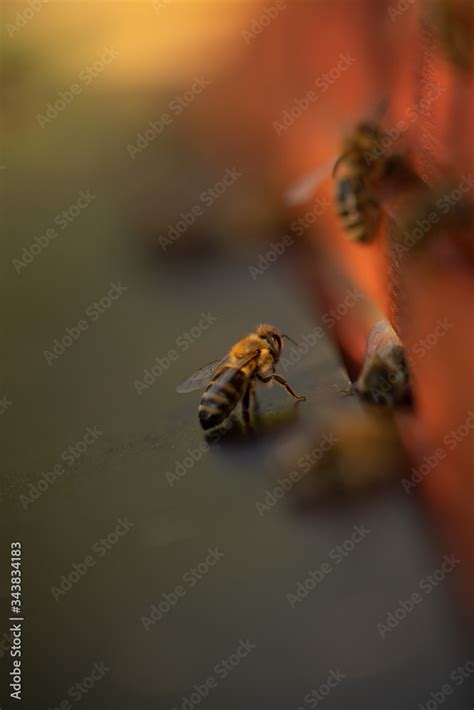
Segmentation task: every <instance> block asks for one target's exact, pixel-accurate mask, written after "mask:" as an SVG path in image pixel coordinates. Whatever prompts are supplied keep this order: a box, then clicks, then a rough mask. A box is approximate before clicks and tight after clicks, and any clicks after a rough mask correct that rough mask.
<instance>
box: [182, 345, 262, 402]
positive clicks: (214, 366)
mask: <svg viewBox="0 0 474 710" xmlns="http://www.w3.org/2000/svg"><path fill="white" fill-rule="evenodd" d="M259 355H260V350H256V351H255V352H253V353H251V354H248V355H245V356H244V357H242V358H240V360H235V361H233V362H232V365H231V366H230V367H229V369H228V370H227V372H226V373H225V375H224V376H223V379H222V382H226V381H227V380H230V379H232V377H233V375H234V374H235V372H236V370H240V368H241V367H245V365H248V364H249V362H252V360H254V359H255V358H257V357H258V356H259ZM227 358H228V355H226V356H225V357H223V358H221V359H220V360H214V361H213V362H209V363H208V364H207V365H204V367H201V369H200V370H197V371H196V372H194V373H193V374H192V375H191V376H190V377H188V378H187V379H185V380H183V382H180V384H179V385H178V386H177V387H176V392H179V393H181V394H182V393H184V392H192V391H193V390H197V389H200V388H201V387H204V385H206V384H207V383H208V382H209V380H210V378H211V376H212V375H213V373H214V372H215V371H216V370H218V369H219V367H221V365H223V364H224V363H225V362H226V361H227Z"/></svg>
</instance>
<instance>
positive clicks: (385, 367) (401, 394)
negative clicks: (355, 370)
mask: <svg viewBox="0 0 474 710" xmlns="http://www.w3.org/2000/svg"><path fill="white" fill-rule="evenodd" d="M352 392H353V393H355V394H357V395H359V396H360V397H361V399H363V400H364V401H366V402H369V403H370V404H380V405H385V406H387V407H395V406H398V405H403V404H410V403H411V401H412V397H411V388H410V372H409V369H408V364H407V360H406V356H405V350H404V348H403V345H402V343H401V340H400V338H399V337H398V335H397V334H396V332H395V331H394V329H393V328H392V326H391V325H390V323H388V321H386V320H381V321H379V322H378V323H376V324H375V325H374V327H373V328H372V329H371V331H370V333H369V337H368V340H367V348H366V352H365V358H364V364H363V366H362V371H361V374H360V376H359V378H358V380H357V381H356V382H355V383H354V384H353V385H352Z"/></svg>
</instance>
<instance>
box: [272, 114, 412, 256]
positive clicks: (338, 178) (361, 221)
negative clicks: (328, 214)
mask: <svg viewBox="0 0 474 710" xmlns="http://www.w3.org/2000/svg"><path fill="white" fill-rule="evenodd" d="M382 110H385V104H384V105H383V106H382V107H381V108H380V110H379V112H378V113H379V114H380V112H381V111H382ZM384 138H385V133H384V132H383V131H382V130H381V128H380V126H379V120H372V121H365V122H361V123H358V124H357V125H356V126H355V128H354V129H353V131H352V133H351V135H349V136H348V137H347V138H346V140H345V141H344V142H343V145H342V153H341V155H340V156H339V158H338V159H337V160H336V162H335V163H334V166H333V169H332V177H333V180H334V200H335V204H336V210H337V215H338V217H339V220H340V222H341V226H342V228H343V229H344V231H345V232H346V234H347V236H348V237H349V239H351V241H355V242H360V243H368V242H371V241H373V239H374V237H375V234H376V232H377V228H378V226H379V223H380V219H381V216H382V209H381V198H382V190H381V188H385V187H387V186H388V184H389V181H393V182H397V181H398V182H402V181H406V180H407V179H408V177H409V175H410V171H409V169H408V165H407V163H406V161H405V159H404V158H403V157H402V156H401V155H398V154H395V153H393V154H387V150H386V148H385V146H384ZM326 174H327V170H326V169H325V167H324V166H322V167H321V168H319V169H317V170H314V171H312V172H310V173H308V174H307V175H305V176H304V177H303V178H302V179H301V180H299V181H298V182H297V183H296V184H295V185H293V186H292V187H291V188H290V189H289V190H288V191H287V192H286V193H285V200H286V203H287V204H288V205H290V206H291V205H297V204H301V203H304V202H307V200H308V199H309V198H310V197H311V195H312V194H313V192H314V191H315V190H316V188H317V187H318V185H319V184H320V182H321V181H322V180H323V179H324V177H325V176H326Z"/></svg>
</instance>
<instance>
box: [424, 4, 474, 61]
mask: <svg viewBox="0 0 474 710" xmlns="http://www.w3.org/2000/svg"><path fill="white" fill-rule="evenodd" d="M425 7H426V16H427V17H428V18H429V20H431V22H432V24H433V26H434V28H435V30H436V32H437V33H438V35H439V39H440V42H441V45H442V47H443V50H444V52H445V54H446V56H447V57H448V59H449V60H450V61H451V62H452V63H453V64H454V65H455V66H456V67H458V68H459V69H461V70H462V71H469V70H470V69H471V68H472V65H473V61H472V60H473V56H472V35H473V31H474V11H473V10H474V8H473V4H472V0H425Z"/></svg>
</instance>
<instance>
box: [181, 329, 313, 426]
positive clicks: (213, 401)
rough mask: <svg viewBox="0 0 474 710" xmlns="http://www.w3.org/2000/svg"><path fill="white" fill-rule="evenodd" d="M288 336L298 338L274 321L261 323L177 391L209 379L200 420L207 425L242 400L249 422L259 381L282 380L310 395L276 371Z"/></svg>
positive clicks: (197, 386)
mask: <svg viewBox="0 0 474 710" xmlns="http://www.w3.org/2000/svg"><path fill="white" fill-rule="evenodd" d="M284 338H286V339H287V340H290V342H294V341H292V340H291V338H290V337H289V336H288V335H285V334H284V333H280V331H279V330H278V328H275V327H274V326H272V325H259V326H258V328H257V329H256V331H255V333H251V334H250V335H247V336H246V337H245V338H242V339H241V340H239V341H238V342H237V343H235V345H233V346H232V348H231V349H230V351H229V353H228V354H227V355H226V356H225V357H224V358H222V359H220V360H216V361H214V362H211V363H209V364H208V365H205V366H204V367H203V368H201V369H200V370H198V371H197V372H195V373H194V374H192V375H191V376H190V377H188V378H187V379H186V380H184V382H182V383H181V384H180V385H178V387H177V388H176V391H177V392H192V391H193V390H196V389H200V388H201V387H203V385H204V384H205V383H206V382H207V383H208V384H207V387H206V389H205V390H204V393H203V395H202V398H201V403H200V405H199V421H200V422H201V426H202V428H203V429H211V428H213V427H215V426H218V425H219V424H221V423H222V422H223V421H224V420H225V419H227V417H228V416H229V415H230V414H231V413H232V412H233V410H234V409H235V407H236V406H237V404H238V403H239V402H242V414H243V418H244V422H245V424H246V425H248V424H249V422H250V416H249V408H250V397H251V396H253V397H254V400H255V399H256V394H255V385H256V383H257V381H258V382H262V383H264V384H269V383H271V382H273V381H275V382H278V384H280V385H281V386H282V387H284V388H285V389H286V390H287V392H288V393H289V394H290V395H291V396H292V397H293V398H294V399H296V400H305V399H306V397H305V396H304V395H298V394H296V392H294V390H293V389H292V388H291V387H290V385H289V384H288V382H287V381H286V380H285V378H284V377H281V376H280V375H277V374H275V365H276V364H277V362H278V360H279V359H280V355H281V353H282V350H283V339H284ZM294 344H295V345H296V343H294ZM297 347H298V346H297Z"/></svg>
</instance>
